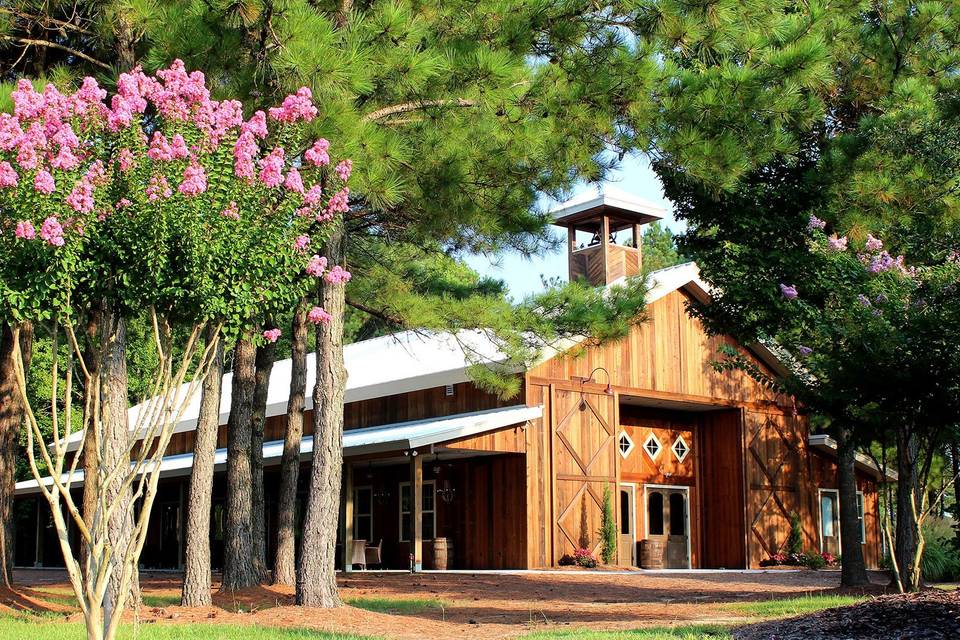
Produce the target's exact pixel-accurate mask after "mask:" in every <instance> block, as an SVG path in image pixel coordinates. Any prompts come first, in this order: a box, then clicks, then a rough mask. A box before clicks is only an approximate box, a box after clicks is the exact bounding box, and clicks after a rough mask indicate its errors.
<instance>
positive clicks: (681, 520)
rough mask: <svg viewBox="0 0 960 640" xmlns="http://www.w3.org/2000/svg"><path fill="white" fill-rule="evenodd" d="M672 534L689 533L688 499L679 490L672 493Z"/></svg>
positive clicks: (681, 534)
mask: <svg viewBox="0 0 960 640" xmlns="http://www.w3.org/2000/svg"><path fill="white" fill-rule="evenodd" d="M670 535H672V536H685V535H687V499H686V498H685V497H684V495H683V494H682V493H680V492H679V491H675V492H673V493H671V494H670Z"/></svg>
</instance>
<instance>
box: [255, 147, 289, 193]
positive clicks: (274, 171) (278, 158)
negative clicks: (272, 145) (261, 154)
mask: <svg viewBox="0 0 960 640" xmlns="http://www.w3.org/2000/svg"><path fill="white" fill-rule="evenodd" d="M283 158H284V151H283V147H277V148H276V149H274V150H273V151H271V152H270V153H269V154H267V157H265V158H263V159H262V160H261V161H260V182H262V183H263V184H264V185H266V186H267V187H276V186H278V185H279V184H280V183H282V182H283Z"/></svg>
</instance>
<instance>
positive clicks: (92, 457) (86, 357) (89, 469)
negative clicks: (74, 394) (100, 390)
mask: <svg viewBox="0 0 960 640" xmlns="http://www.w3.org/2000/svg"><path fill="white" fill-rule="evenodd" d="M99 327H100V312H99V310H94V311H92V312H91V313H90V318H89V319H88V320H87V328H86V330H85V331H84V336H83V363H84V365H85V366H86V367H87V371H89V372H90V375H91V378H92V379H93V380H96V377H95V376H96V373H97V371H98V369H99V366H100V359H99V358H98V357H97V356H98V354H99V353H100V349H99V347H98V346H97V333H98V331H99V330H100V328H99ZM94 391H95V389H93V388H91V387H90V386H89V385H87V387H86V388H85V389H84V390H83V395H84V403H83V406H84V407H93V394H94ZM84 417H86V416H84ZM82 456H83V502H82V505H81V508H82V509H83V511H82V513H83V521H84V523H86V525H87V527H89V528H92V527H93V517H94V514H96V512H97V490H98V481H97V441H96V439H95V438H93V437H92V436H88V437H86V438H84V439H83V454H82ZM88 555H89V553H88V549H87V546H86V545H80V567H81V568H82V570H83V571H86V567H87V560H88V557H87V556H88Z"/></svg>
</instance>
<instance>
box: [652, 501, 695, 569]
mask: <svg viewBox="0 0 960 640" xmlns="http://www.w3.org/2000/svg"><path fill="white" fill-rule="evenodd" d="M644 494H645V496H644V497H645V503H646V508H647V512H646V516H647V517H646V525H647V526H646V538H647V539H648V540H659V541H661V542H663V547H664V552H663V553H664V556H663V567H664V568H665V569H689V568H691V567H690V489H689V487H681V486H666V485H650V484H648V485H646V486H645V487H644Z"/></svg>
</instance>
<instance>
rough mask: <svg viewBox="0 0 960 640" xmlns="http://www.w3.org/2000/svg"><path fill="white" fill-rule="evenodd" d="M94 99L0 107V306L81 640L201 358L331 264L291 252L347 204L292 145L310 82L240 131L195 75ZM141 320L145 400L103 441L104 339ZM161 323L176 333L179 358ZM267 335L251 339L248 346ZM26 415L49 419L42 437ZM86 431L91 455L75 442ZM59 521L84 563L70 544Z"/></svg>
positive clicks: (169, 73) (154, 481) (108, 616)
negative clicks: (92, 343)
mask: <svg viewBox="0 0 960 640" xmlns="http://www.w3.org/2000/svg"><path fill="white" fill-rule="evenodd" d="M106 97H107V96H106V92H105V91H104V90H102V89H100V88H99V86H98V85H97V83H96V81H95V80H93V79H92V78H86V79H84V80H83V83H82V85H81V87H80V88H79V89H78V90H77V91H75V92H74V93H70V94H64V93H61V92H60V91H59V90H57V89H56V88H55V87H54V86H52V85H48V86H47V87H45V88H44V90H43V91H42V92H37V91H35V90H34V88H33V87H32V86H31V85H30V83H29V82H26V81H22V82H21V83H20V84H19V85H18V87H17V90H16V91H15V92H14V93H13V96H12V98H13V102H14V111H13V114H2V115H0V213H2V218H0V227H2V228H0V264H2V266H0V296H2V297H0V304H2V312H3V314H4V316H5V317H7V318H9V319H11V321H12V325H13V349H14V353H13V365H14V374H15V377H16V382H17V387H18V390H19V393H20V396H21V399H22V402H23V404H24V407H25V408H24V412H25V416H26V423H27V447H26V454H27V457H28V459H29V462H30V467H31V470H32V472H33V475H34V477H35V479H36V480H37V482H38V484H39V486H40V490H41V494H42V495H43V497H44V498H45V499H46V501H47V502H48V504H49V506H50V509H51V514H52V518H53V522H54V527H55V530H56V532H57V537H58V539H59V542H60V547H61V551H62V553H63V558H64V563H65V567H66V570H67V575H68V578H69V581H70V583H71V586H72V587H73V590H74V593H75V595H76V597H77V600H78V603H79V605H80V609H81V612H82V613H83V616H84V619H85V621H86V629H87V636H88V638H91V639H98V640H99V639H112V638H114V637H116V634H117V631H118V628H119V623H120V620H121V615H122V612H123V610H124V608H125V606H126V604H127V595H128V592H129V588H128V587H129V585H130V583H131V581H132V580H133V579H134V577H135V575H136V566H137V562H138V558H139V555H140V552H141V550H142V547H143V544H144V540H145V537H146V531H147V523H148V521H149V518H150V512H151V507H152V504H153V500H154V498H155V496H156V492H157V485H158V481H159V474H160V464H159V462H160V460H161V458H162V456H163V454H164V451H165V450H166V447H167V444H168V443H169V440H170V437H171V435H172V433H173V427H174V425H175V424H176V422H177V421H178V420H179V418H180V417H181V416H182V415H183V412H184V410H185V409H186V407H187V405H188V404H189V402H190V400H191V398H192V397H193V396H194V394H195V393H196V392H197V391H198V389H199V388H200V386H201V385H202V383H203V380H204V378H205V375H206V373H207V371H208V370H209V367H210V365H211V362H212V361H213V360H214V358H215V355H216V352H217V346H218V334H222V335H223V336H225V337H226V338H235V337H236V336H239V335H242V334H244V333H245V332H248V331H249V330H250V329H251V323H252V321H255V320H256V319H258V318H259V313H260V311H261V310H262V309H263V308H265V307H269V306H270V305H273V304H279V303H280V302H281V301H282V300H284V299H285V297H286V296H288V295H290V291H289V283H290V282H291V281H293V280H296V279H297V274H298V273H300V272H302V271H304V270H306V269H311V270H312V272H313V273H315V274H318V273H319V274H320V275H323V274H325V273H326V272H327V271H328V270H327V269H326V265H325V264H324V265H323V268H320V266H319V265H321V264H323V259H322V258H321V257H320V256H316V255H314V256H310V255H309V254H308V253H307V252H306V251H305V249H306V246H307V240H305V239H304V238H314V239H316V240H317V241H319V242H321V243H322V242H323V241H324V239H325V237H326V235H327V233H328V232H327V229H328V228H329V227H330V225H331V222H332V221H334V220H336V219H337V217H338V216H339V215H341V214H342V212H343V208H344V202H345V200H346V197H347V191H346V187H345V185H344V184H343V183H344V182H345V178H343V177H342V176H343V175H344V173H345V172H344V171H343V170H342V169H341V170H340V171H336V170H333V169H332V168H330V167H329V159H328V158H327V160H326V161H318V160H321V159H322V158H318V157H317V155H316V154H315V153H311V152H310V151H309V149H317V148H323V149H324V151H325V150H326V148H327V146H328V143H327V142H326V141H322V140H321V141H317V142H315V143H313V145H312V146H311V145H310V144H306V143H304V141H303V140H302V137H303V136H302V123H303V121H304V120H306V119H308V118H310V117H313V115H315V114H316V107H315V106H314V105H313V104H312V102H311V96H310V93H309V91H307V90H302V91H299V92H297V93H296V94H294V95H291V96H289V97H288V98H287V99H286V100H284V103H283V105H281V106H280V107H276V108H275V109H271V110H270V111H269V115H268V114H265V113H263V112H256V113H254V114H253V115H252V116H251V117H249V119H244V114H243V108H242V105H241V103H239V102H237V101H223V102H216V101H213V100H211V99H210V94H209V92H208V90H207V88H206V87H205V80H204V76H203V74H202V73H201V72H198V71H194V72H191V73H188V72H187V71H186V69H185V68H184V66H183V64H182V63H181V62H179V61H176V62H174V63H173V65H172V66H170V67H169V68H168V69H164V70H161V71H158V72H157V74H156V76H147V75H145V74H144V73H142V72H141V71H140V70H139V69H134V70H133V71H131V72H129V73H125V74H122V75H121V76H120V77H119V79H118V82H117V93H116V94H115V95H113V96H112V97H111V100H110V102H109V103H106V102H104V101H105V99H106ZM304 149H308V151H306V152H302V151H303V150H304ZM324 156H326V153H324ZM334 271H338V269H337V267H333V268H331V269H329V272H331V273H332V272H334ZM339 271H342V269H341V270H339ZM339 271H338V272H339ZM336 277H339V276H336ZM336 277H335V278H334V279H336ZM94 308H97V309H100V310H102V311H103V313H104V315H105V316H107V320H106V321H104V322H105V324H106V325H110V324H114V325H117V326H120V327H121V329H120V330H118V331H112V330H104V331H103V335H102V336H101V340H100V348H99V353H98V354H97V363H96V364H97V366H96V367H90V366H88V364H87V362H86V360H85V358H84V353H83V348H82V346H81V342H80V340H78V337H77V334H81V333H82V330H83V328H84V327H85V321H86V316H87V315H88V314H89V313H90V311H91V309H94ZM144 309H145V310H147V312H148V314H149V317H150V324H151V327H152V334H153V346H154V349H155V350H156V354H157V362H158V365H157V367H156V370H155V371H154V372H153V380H152V386H151V389H150V394H149V398H148V399H147V400H145V401H144V402H143V403H142V404H141V405H139V407H138V408H137V410H136V411H133V412H131V413H130V419H131V422H132V424H131V425H130V429H129V432H128V433H126V434H125V437H124V438H122V439H121V440H120V441H119V442H118V441H116V438H115V436H116V433H113V434H110V433H109V425H110V424H111V421H115V420H116V415H115V414H116V413H117V412H122V413H123V414H124V418H126V415H127V406H126V401H125V400H124V401H123V402H122V403H119V404H118V403H117V402H116V396H115V395H113V394H110V393H109V392H108V390H109V388H110V384H111V381H110V379H109V376H110V375H111V372H114V371H117V370H119V369H125V366H126V363H125V361H124V356H125V348H124V346H125V345H123V344H117V343H118V342H119V343H122V341H123V340H124V339H125V334H124V331H123V330H122V323H123V319H124V317H125V316H127V315H130V314H132V313H134V312H137V311H138V310H144ZM314 315H317V314H314ZM324 317H325V318H328V317H329V315H327V316H324ZM322 320H323V318H321V319H320V320H318V322H319V321H322ZM26 322H32V323H33V325H34V326H35V327H37V328H38V329H39V330H43V331H45V332H47V333H48V334H49V338H50V339H51V341H52V342H53V344H54V349H53V354H54V356H53V358H52V364H51V371H50V379H51V381H52V384H51V392H50V394H49V395H50V397H49V403H48V404H47V403H46V402H45V403H44V404H45V406H42V407H41V406H37V405H38V404H39V403H36V402H31V400H30V397H29V396H28V393H27V389H26V376H25V367H24V361H23V354H22V353H21V352H20V349H19V341H18V333H19V331H20V325H21V323H26ZM174 323H179V324H182V325H186V326H188V327H190V331H189V333H188V335H189V337H188V338H187V340H186V341H185V344H183V345H178V349H176V350H175V349H174V345H173V344H172V338H171V335H172V332H171V327H172V325H173V324H174ZM207 328H210V329H211V331H210V332H209V333H208V339H207V340H206V342H205V343H204V344H203V346H201V344H202V343H201V339H200V338H201V335H202V333H203V332H204V331H205V329H207ZM272 335H273V334H272V333H271V332H270V331H269V330H267V331H265V332H264V334H263V335H262V336H261V337H259V338H258V340H261V341H262V340H269V339H272V337H271V336H272ZM64 343H65V344H66V345H68V347H69V348H68V349H66V355H65V356H60V355H58V353H59V350H58V348H57V345H59V344H64ZM175 351H176V353H178V356H176V357H175V356H174V355H173V354H174V353H175ZM77 378H80V381H81V383H82V384H83V386H84V388H85V390H86V393H85V394H84V396H83V397H84V401H83V405H84V406H82V407H75V406H74V401H73V398H74V394H73V386H74V385H75V384H76V382H77ZM41 412H49V415H50V417H51V419H52V432H53V433H52V438H51V441H50V442H49V443H47V442H44V435H43V433H42V431H41V429H40V426H39V424H38V415H39V414H40V413H41ZM78 413H80V414H82V415H81V418H80V420H79V421H77V419H76V415H77V414H78ZM78 424H79V426H77V425H78ZM114 424H116V423H115V422H114ZM123 424H124V425H126V420H124V421H123ZM77 431H79V443H78V444H79V446H78V447H77V449H76V452H74V453H72V454H71V453H70V452H69V451H68V448H69V447H68V443H69V442H71V441H72V440H76V433H77ZM71 436H75V437H74V438H71ZM87 439H92V440H93V442H94V446H93V447H85V446H84V444H85V441H86V440H87ZM84 449H87V450H88V453H90V452H92V453H93V455H95V457H96V464H95V465H93V466H92V467H90V466H87V468H88V469H90V468H92V469H93V470H94V471H95V473H96V482H95V484H96V487H97V496H96V497H97V500H96V502H95V504H96V506H95V511H94V513H93V516H92V518H88V519H86V520H85V519H84V517H83V514H82V513H81V511H80V508H79V507H78V505H77V504H76V502H75V500H74V498H73V496H72V494H71V487H72V485H73V483H74V482H75V480H76V474H75V472H76V470H77V468H78V464H79V463H80V452H81V451H83V450H84ZM41 461H42V462H41ZM41 464H43V465H44V466H45V468H46V470H47V473H49V476H50V477H49V478H48V479H44V478H43V477H42V472H41V468H40V465H41ZM135 503H136V504H137V508H136V509H134V504H135ZM123 527H126V529H125V530H120V529H121V528H123ZM71 529H74V530H75V531H76V532H77V534H78V538H79V543H80V544H79V546H80V547H81V548H82V549H83V551H84V553H83V554H82V560H81V554H80V553H75V552H74V549H73V548H72V547H71V545H70V535H69V534H70V530H71Z"/></svg>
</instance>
